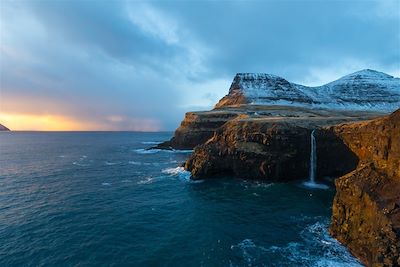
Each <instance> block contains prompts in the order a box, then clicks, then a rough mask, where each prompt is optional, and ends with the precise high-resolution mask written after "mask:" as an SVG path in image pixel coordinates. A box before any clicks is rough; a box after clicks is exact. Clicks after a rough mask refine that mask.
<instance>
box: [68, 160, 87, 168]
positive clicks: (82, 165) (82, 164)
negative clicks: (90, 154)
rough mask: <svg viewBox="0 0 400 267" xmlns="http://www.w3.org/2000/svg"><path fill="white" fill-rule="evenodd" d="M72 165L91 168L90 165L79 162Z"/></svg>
mask: <svg viewBox="0 0 400 267" xmlns="http://www.w3.org/2000/svg"><path fill="white" fill-rule="evenodd" d="M72 164H73V165H76V166H80V167H87V166H90V164H84V163H79V162H77V161H74V162H72Z"/></svg>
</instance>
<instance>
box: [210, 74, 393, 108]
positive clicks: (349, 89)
mask: <svg viewBox="0 0 400 267" xmlns="http://www.w3.org/2000/svg"><path fill="white" fill-rule="evenodd" d="M235 104H257V105H293V106H304V107H313V108H328V109H345V110H347V109H348V110H374V111H386V112H389V111H394V110H395V109H397V108H399V107H400V79H399V78H395V77H393V76H390V75H388V74H385V73H382V72H378V71H375V70H369V69H366V70H361V71H358V72H355V73H352V74H349V75H346V76H344V77H342V78H340V79H338V80H336V81H333V82H330V83H328V84H325V85H322V86H316V87H308V86H304V85H300V84H295V83H291V82H288V81H287V80H285V79H283V78H281V77H278V76H275V75H271V74H264V73H259V74H255V73H238V74H236V76H235V78H234V80H233V82H232V85H231V87H230V89H229V94H228V95H226V96H225V97H224V98H222V99H221V100H220V101H219V103H218V104H217V105H216V108H220V107H224V106H229V105H235Z"/></svg>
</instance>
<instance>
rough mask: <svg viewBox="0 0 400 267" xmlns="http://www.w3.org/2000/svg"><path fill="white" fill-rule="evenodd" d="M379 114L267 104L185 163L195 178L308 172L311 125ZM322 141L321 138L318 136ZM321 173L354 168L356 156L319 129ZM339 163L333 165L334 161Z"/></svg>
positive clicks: (272, 177)
mask: <svg viewBox="0 0 400 267" xmlns="http://www.w3.org/2000/svg"><path fill="white" fill-rule="evenodd" d="M376 116H377V114H376V113H367V112H364V113H361V112H358V113H357V112H352V113H351V112H343V111H326V110H315V111H313V110H310V109H305V108H300V107H285V106H269V107H264V109H261V108H260V110H258V112H257V114H242V115H239V116H237V117H236V118H234V119H232V120H230V121H228V122H226V123H225V124H224V125H223V126H222V127H220V128H219V129H217V130H216V131H215V133H214V135H213V137H212V138H210V139H209V140H208V141H207V142H206V143H204V144H202V145H199V146H197V147H196V148H195V151H194V153H193V154H192V155H191V157H190V158H189V159H188V160H187V161H186V163H185V169H186V170H189V171H191V173H192V178H193V179H199V178H207V177H211V176H214V175H217V176H218V175H221V174H230V175H235V176H237V177H241V178H248V179H259V180H268V181H288V180H295V179H302V178H305V177H307V175H308V170H309V164H310V160H309V159H310V133H311V131H312V130H313V129H318V128H321V127H326V126H329V125H336V124H339V123H343V122H346V121H347V122H349V121H357V120H365V119H368V118H373V117H376ZM320 140H321V141H320ZM317 143H318V148H317V153H318V159H319V165H320V166H322V168H319V169H318V170H317V173H318V176H319V177H321V176H340V175H343V174H346V173H348V172H349V171H351V170H353V169H354V168H355V167H356V165H357V162H358V161H357V158H356V157H355V156H354V153H352V152H351V151H350V150H349V149H348V148H347V147H346V146H345V145H344V144H343V142H342V141H341V140H340V139H338V138H337V137H336V135H334V134H323V135H320V134H319V132H318V131H317ZM331 162H335V164H331Z"/></svg>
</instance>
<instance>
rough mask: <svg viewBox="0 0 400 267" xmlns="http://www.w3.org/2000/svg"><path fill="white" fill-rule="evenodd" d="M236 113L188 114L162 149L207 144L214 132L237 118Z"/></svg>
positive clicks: (204, 112) (160, 145) (162, 144)
mask: <svg viewBox="0 0 400 267" xmlns="http://www.w3.org/2000/svg"><path fill="white" fill-rule="evenodd" d="M237 114H238V113H237V112H235V111H229V110H228V111H223V110H222V111H199V112H187V113H186V114H185V118H184V120H183V121H182V123H181V125H180V126H179V128H178V129H176V131H175V134H174V136H173V137H172V139H171V140H169V141H166V142H164V143H161V144H159V145H158V146H157V148H161V149H193V148H194V147H195V146H197V145H198V144H202V143H205V142H206V141H207V140H208V139H209V138H211V137H212V136H213V134H214V131H215V130H216V129H218V128H219V127H221V126H222V125H223V124H224V123H225V122H227V121H228V120H230V119H232V118H234V117H236V116H237Z"/></svg>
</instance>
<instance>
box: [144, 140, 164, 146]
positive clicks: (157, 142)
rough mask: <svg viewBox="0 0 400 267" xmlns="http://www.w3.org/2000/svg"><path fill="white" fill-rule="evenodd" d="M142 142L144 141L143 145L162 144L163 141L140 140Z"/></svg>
mask: <svg viewBox="0 0 400 267" xmlns="http://www.w3.org/2000/svg"><path fill="white" fill-rule="evenodd" d="M140 143H142V144H143V145H158V144H161V143H162V142H159V141H143V142H140Z"/></svg>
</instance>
